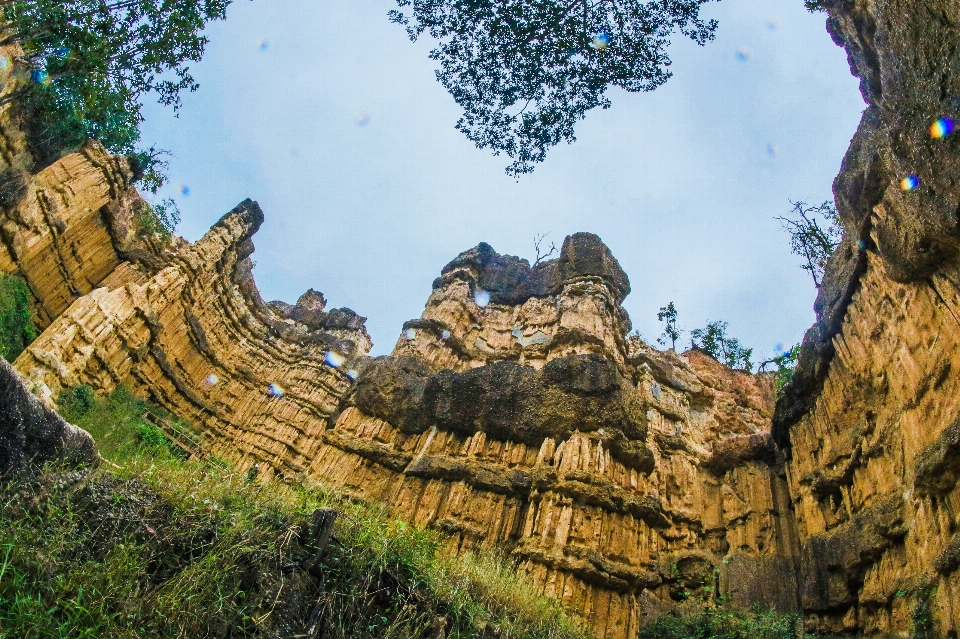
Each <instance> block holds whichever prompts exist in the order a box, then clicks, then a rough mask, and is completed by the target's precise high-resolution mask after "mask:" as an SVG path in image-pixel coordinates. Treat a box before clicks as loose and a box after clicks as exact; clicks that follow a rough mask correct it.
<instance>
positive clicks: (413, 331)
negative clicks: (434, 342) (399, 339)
mask: <svg viewBox="0 0 960 639" xmlns="http://www.w3.org/2000/svg"><path fill="white" fill-rule="evenodd" d="M403 336H404V337H405V338H406V339H407V341H408V342H409V341H410V340H412V339H413V338H415V337H416V336H417V329H415V328H408V329H407V330H405V331H404V332H403Z"/></svg>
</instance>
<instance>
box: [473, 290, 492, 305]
mask: <svg viewBox="0 0 960 639" xmlns="http://www.w3.org/2000/svg"><path fill="white" fill-rule="evenodd" d="M473 301H474V302H476V304H477V306H479V307H480V308H483V307H484V306H486V305H487V304H489V303H490V292H489V291H485V290H483V289H482V288H478V289H477V290H476V292H475V293H474V294H473Z"/></svg>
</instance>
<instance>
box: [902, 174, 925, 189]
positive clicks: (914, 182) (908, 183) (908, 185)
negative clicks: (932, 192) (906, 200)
mask: <svg viewBox="0 0 960 639" xmlns="http://www.w3.org/2000/svg"><path fill="white" fill-rule="evenodd" d="M900 188H901V189H903V190H904V191H916V190H917V189H918V188H920V178H918V177H917V176H916V175H908V176H907V177H905V178H903V179H902V180H900Z"/></svg>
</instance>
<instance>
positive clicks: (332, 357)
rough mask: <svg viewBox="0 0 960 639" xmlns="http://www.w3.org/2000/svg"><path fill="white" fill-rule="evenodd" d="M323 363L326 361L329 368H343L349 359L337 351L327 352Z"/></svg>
mask: <svg viewBox="0 0 960 639" xmlns="http://www.w3.org/2000/svg"><path fill="white" fill-rule="evenodd" d="M323 361H325V362H326V363H327V365H328V366H332V367H334V368H340V367H341V366H343V363H344V362H345V361H347V358H346V357H344V356H343V355H341V354H340V353H338V352H337V351H327V352H326V353H324V354H323Z"/></svg>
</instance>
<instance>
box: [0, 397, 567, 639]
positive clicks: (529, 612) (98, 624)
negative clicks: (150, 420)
mask: <svg viewBox="0 0 960 639" xmlns="http://www.w3.org/2000/svg"><path fill="white" fill-rule="evenodd" d="M66 399H67V401H66V402H65V403H64V404H62V405H61V408H62V410H63V411H64V412H65V413H67V416H68V417H69V418H71V419H72V421H74V422H77V423H79V425H81V426H84V427H86V428H88V429H89V430H90V431H92V433H93V434H94V436H95V437H96V438H97V439H98V440H99V441H100V442H101V446H102V450H103V452H104V455H105V456H106V457H107V458H108V459H110V461H112V462H114V463H116V464H117V465H118V466H119V467H118V468H113V467H110V466H109V465H107V464H104V465H103V467H102V468H100V469H98V470H94V471H87V472H64V471H58V470H56V469H49V470H48V471H47V472H46V473H45V474H44V475H43V476H42V477H41V479H40V480H39V481H38V482H36V483H35V484H32V485H29V486H20V487H7V488H6V489H5V494H2V495H0V503H4V504H5V505H4V507H3V508H2V509H0V637H3V638H5V639H6V638H10V639H12V638H14V637H16V638H17V639H21V638H22V639H29V638H43V639H47V638H52V637H63V638H66V637H70V638H71V639H73V638H77V637H97V638H100V637H104V638H106V637H190V638H191V639H198V638H200V637H298V636H299V637H305V636H307V634H306V631H307V629H308V628H309V627H310V626H311V625H313V622H317V623H318V628H317V632H316V633H314V635H313V636H322V637H324V638H338V637H371V638H373V637H378V638H379V637H397V638H400V637H403V638H407V637H440V636H446V637H462V638H466V637H516V638H524V637H526V638H531V639H532V638H533V637H543V638H556V639H566V638H569V639H574V638H582V637H583V635H582V634H581V633H580V632H579V631H578V630H577V628H576V627H575V625H574V623H573V622H572V621H571V620H570V618H569V617H568V616H567V615H566V614H565V613H564V612H563V611H562V610H561V609H560V607H559V606H558V604H556V603H555V602H553V601H551V600H548V599H544V598H541V597H538V596H537V595H536V593H535V592H534V590H533V589H532V587H531V586H530V584H528V583H527V582H526V581H524V580H523V579H522V578H519V577H518V576H517V575H516V574H515V572H514V571H513V570H512V569H511V568H510V567H509V565H508V564H507V563H505V562H503V561H502V560H501V559H500V558H498V557H478V556H473V555H468V556H465V557H460V558H456V557H450V556H447V555H446V554H444V553H443V552H442V551H441V543H440V541H441V540H440V538H439V537H438V536H437V535H436V534H435V533H432V532H428V531H424V530H420V529H417V528H413V527H410V526H408V525H406V524H404V523H403V522H400V521H397V520H395V519H393V518H391V517H389V516H388V515H387V514H386V513H385V512H383V511H382V510H379V509H377V508H374V507H371V506H369V505H364V504H358V503H354V502H351V501H349V500H347V499H344V498H343V497H341V496H339V495H337V494H336V493H333V492H330V491H323V490H305V489H300V488H294V487H289V486H285V485H282V484H269V485H262V484H259V483H256V482H254V483H248V482H247V480H246V477H244V476H241V475H238V474H236V473H234V472H232V471H230V470H229V469H223V468H218V467H214V466H210V465H209V464H206V465H205V464H201V463H197V462H189V461H183V460H182V459H181V458H179V457H178V456H177V455H176V454H175V453H173V452H172V451H171V450H170V448H169V447H168V446H167V445H166V444H165V443H164V441H163V440H162V439H159V438H157V437H156V433H155V432H151V431H150V430H149V428H147V427H146V425H145V424H143V423H142V422H141V421H140V419H139V414H140V413H141V411H142V409H143V404H142V403H141V402H139V401H138V400H135V399H134V398H132V397H131V396H130V395H129V394H127V393H125V392H124V391H122V390H121V391H119V392H117V393H114V395H112V396H111V397H109V398H106V399H104V400H95V399H92V398H90V397H88V396H86V394H84V393H80V395H79V399H78V398H77V396H74V397H68V398H66ZM331 507H332V508H336V509H337V510H339V511H340V512H341V515H340V517H339V519H338V521H337V526H336V528H335V533H334V537H335V540H334V542H333V543H332V544H331V546H330V549H329V551H328V553H327V555H326V556H325V558H324V559H323V561H322V562H321V563H320V564H319V566H316V567H310V562H308V561H301V560H303V559H309V558H310V557H311V556H312V555H313V554H314V552H313V549H312V548H311V546H310V543H309V534H308V531H309V520H310V515H311V513H312V512H313V511H314V510H315V509H317V508H331ZM298 564H299V565H298ZM302 566H304V567H302Z"/></svg>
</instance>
